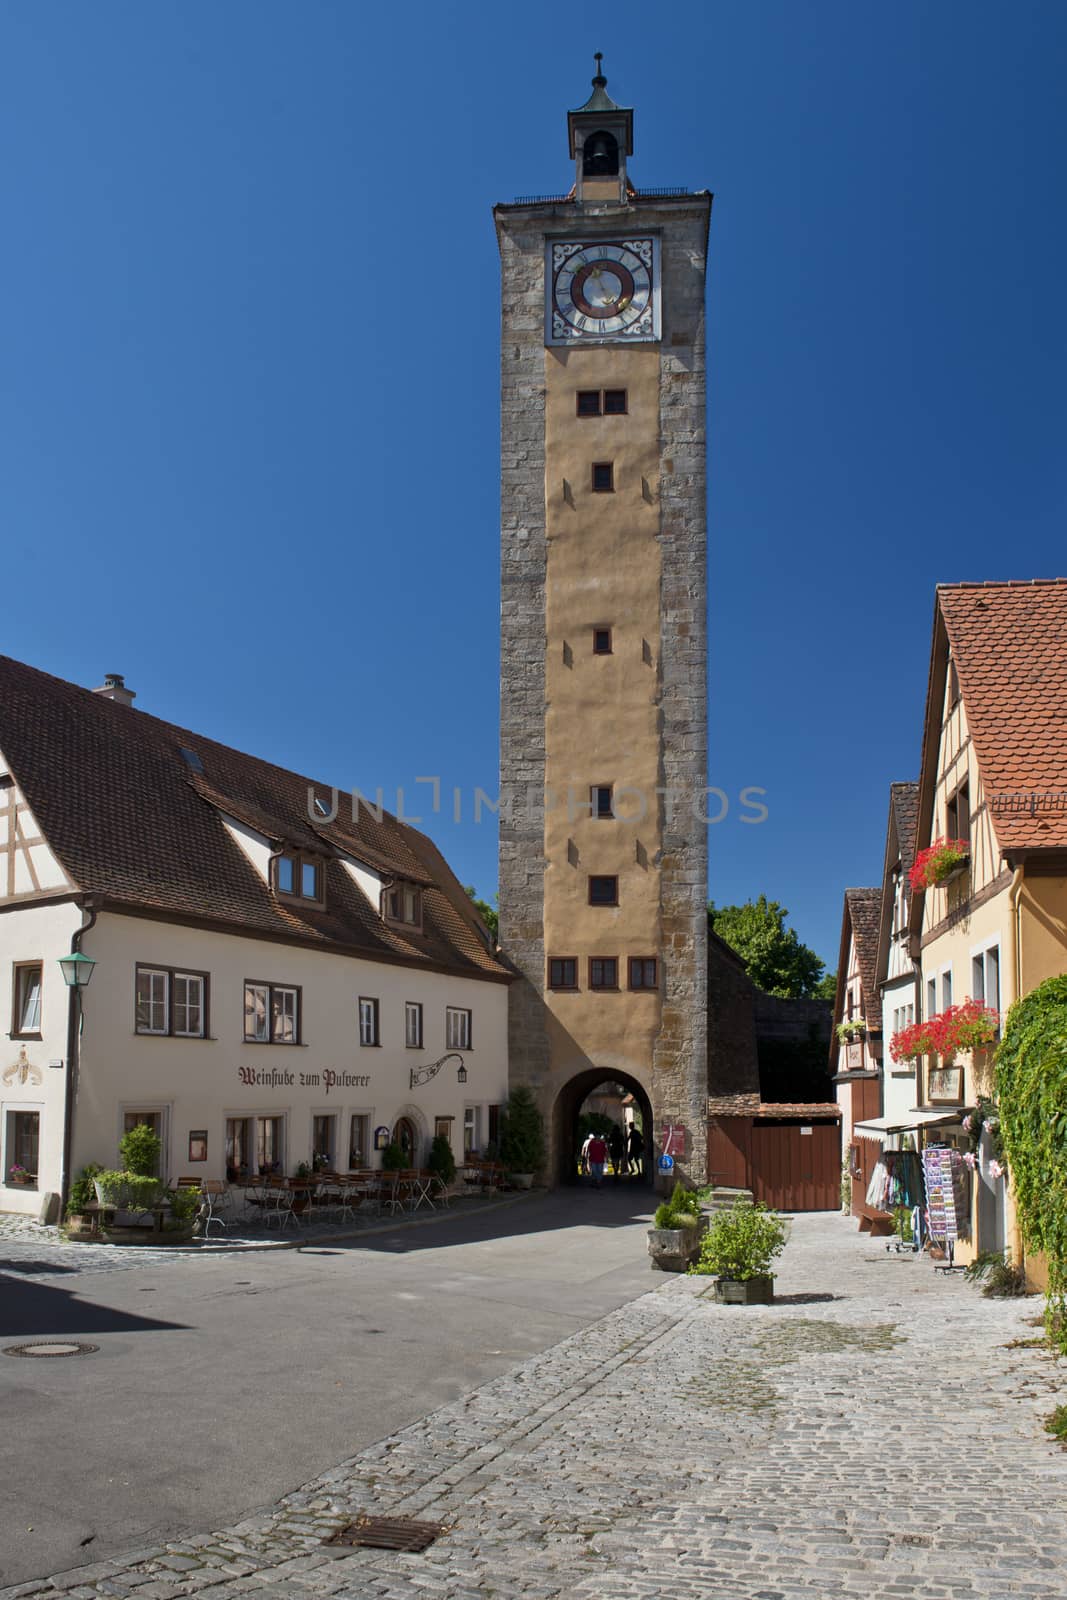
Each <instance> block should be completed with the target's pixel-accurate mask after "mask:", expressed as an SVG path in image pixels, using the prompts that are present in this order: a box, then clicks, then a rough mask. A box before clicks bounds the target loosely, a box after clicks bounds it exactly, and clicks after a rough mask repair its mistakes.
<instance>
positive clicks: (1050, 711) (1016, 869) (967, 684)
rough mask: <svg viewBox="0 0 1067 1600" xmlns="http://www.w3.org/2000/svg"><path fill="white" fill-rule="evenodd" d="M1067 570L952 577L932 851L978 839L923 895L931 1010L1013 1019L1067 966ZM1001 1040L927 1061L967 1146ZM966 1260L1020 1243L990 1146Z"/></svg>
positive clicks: (939, 682)
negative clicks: (1025, 579) (940, 844)
mask: <svg viewBox="0 0 1067 1600" xmlns="http://www.w3.org/2000/svg"><path fill="white" fill-rule="evenodd" d="M1065 718H1067V580H1064V579H1055V580H1042V581H1035V582H1032V583H986V584H953V585H942V586H940V587H939V588H938V591H937V602H936V607H935V613H934V632H933V643H932V649H931V658H930V677H929V686H928V691H927V704H926V720H925V728H924V735H923V762H922V776H921V780H920V789H919V806H918V821H917V839H916V844H917V849H918V850H921V849H923V848H929V847H930V846H932V845H934V844H935V843H936V842H937V841H938V840H943V839H945V840H950V841H959V842H960V843H961V844H962V845H963V846H965V847H966V849H965V851H964V860H963V862H962V864H961V865H960V866H959V867H958V868H957V869H956V870H954V871H953V872H952V873H951V875H950V876H949V877H948V878H947V879H945V880H944V881H942V882H940V883H936V884H932V885H930V886H929V887H927V888H926V889H925V890H923V891H920V892H917V893H916V894H915V895H914V896H913V900H912V906H911V913H910V929H911V934H912V948H913V951H914V952H915V953H916V955H917V957H918V959H919V961H920V965H921V995H922V1006H923V1017H924V1018H926V1019H929V1018H930V1017H933V1016H935V1015H939V1014H941V1013H943V1012H944V1011H946V1010H947V1009H948V1008H949V1007H950V1006H952V1005H956V1004H959V1003H960V1002H962V1001H964V1000H967V999H974V1000H977V1001H980V1002H981V1003H983V1004H984V1005H986V1006H988V1007H990V1008H991V1009H992V1010H994V1011H996V1012H998V1013H999V1014H1001V1015H1003V1014H1004V1013H1005V1012H1006V1011H1007V1009H1008V1007H1009V1006H1010V1005H1011V1004H1012V1003H1013V1002H1014V1001H1015V1000H1016V999H1018V998H1019V997H1020V996H1021V995H1024V994H1026V993H1028V992H1029V991H1030V990H1031V989H1033V988H1035V987H1036V985H1037V984H1039V983H1041V982H1042V981H1043V980H1044V979H1045V978H1048V977H1051V976H1054V975H1056V974H1058V973H1062V972H1065V971H1067V740H1065V739H1064V737H1063V733H1062V729H1063V727H1064V719H1065ZM992 1054H993V1052H992V1050H991V1049H979V1050H974V1051H960V1052H959V1053H958V1054H956V1055H955V1056H951V1057H944V1056H934V1055H928V1056H925V1057H920V1058H919V1060H918V1061H917V1063H916V1079H915V1087H916V1094H917V1101H916V1103H917V1105H919V1106H920V1107H922V1108H924V1109H926V1110H929V1111H934V1110H942V1111H947V1110H951V1109H956V1108H958V1110H959V1117H960V1125H956V1126H953V1125H949V1126H948V1127H947V1128H944V1129H941V1128H939V1129H938V1137H939V1139H943V1140H947V1141H949V1142H955V1143H957V1144H960V1145H965V1144H966V1142H967V1140H966V1136H965V1134H964V1131H963V1129H962V1126H961V1124H962V1119H963V1117H964V1115H965V1112H966V1108H967V1107H968V1106H971V1105H973V1104H974V1103H975V1102H976V1100H977V1099H978V1097H979V1096H980V1095H992V1094H993V1090H994V1084H993V1072H992ZM973 1202H974V1203H973V1218H972V1227H971V1236H970V1239H969V1240H965V1241H963V1242H962V1244H961V1248H960V1251H959V1259H962V1260H966V1259H968V1256H969V1255H973V1254H974V1253H975V1252H978V1251H986V1250H1000V1249H1003V1248H1004V1247H1005V1246H1006V1245H1007V1246H1008V1247H1012V1248H1014V1250H1015V1251H1016V1252H1018V1251H1019V1248H1020V1246H1019V1240H1018V1238H1017V1237H1013V1233H1014V1230H1013V1227H1012V1219H1011V1211H1010V1203H1009V1197H1008V1196H1007V1194H1006V1191H1005V1180H1004V1179H1003V1177H1002V1176H1000V1174H999V1169H998V1167H997V1165H996V1164H995V1163H994V1162H993V1161H992V1160H991V1156H990V1150H989V1145H988V1139H987V1138H985V1139H983V1145H982V1147H981V1149H980V1150H979V1152H978V1158H977V1161H976V1165H975V1168H974V1181H973Z"/></svg>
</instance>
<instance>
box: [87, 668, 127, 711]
mask: <svg viewBox="0 0 1067 1600" xmlns="http://www.w3.org/2000/svg"><path fill="white" fill-rule="evenodd" d="M93 693H94V694H102V695H103V696H104V699H105V700H117V701H118V703H119V705H121V706H132V705H133V702H134V701H135V700H136V698H137V696H136V694H135V693H134V691H133V690H132V689H127V687H126V684H125V681H124V679H123V676H122V673H121V672H105V673H104V681H103V683H102V684H101V685H100V687H99V689H94V690H93Z"/></svg>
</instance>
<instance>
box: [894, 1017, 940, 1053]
mask: <svg viewBox="0 0 1067 1600" xmlns="http://www.w3.org/2000/svg"><path fill="white" fill-rule="evenodd" d="M932 1020H933V1019H931V1021H932ZM930 1027H931V1024H930V1022H913V1023H911V1024H910V1025H909V1026H908V1027H906V1028H900V1029H898V1030H897V1032H896V1033H895V1034H894V1035H893V1037H892V1038H891V1039H890V1041H889V1054H890V1055H891V1056H892V1057H893V1060H894V1061H915V1060H917V1059H918V1057H919V1056H928V1055H932V1054H933V1052H934V1050H935V1048H936V1047H935V1045H934V1042H933V1035H932V1033H931V1031H930Z"/></svg>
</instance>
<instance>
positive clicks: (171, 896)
mask: <svg viewBox="0 0 1067 1600" xmlns="http://www.w3.org/2000/svg"><path fill="white" fill-rule="evenodd" d="M132 698H133V696H132V695H131V694H130V692H129V691H128V690H126V689H125V688H124V686H123V684H122V680H121V678H113V679H109V680H108V682H107V683H106V684H105V685H104V687H103V688H102V689H101V690H99V691H94V692H90V691H88V690H85V689H81V688H78V687H76V686H75V685H73V684H69V683H65V682H63V681H61V680H59V679H56V678H53V677H49V676H48V675H47V674H45V673H42V672H38V671H35V670H34V669H33V668H31V667H28V666H24V665H22V664H20V663H18V662H15V661H11V660H9V659H7V658H3V657H0V1048H2V1049H3V1052H4V1053H3V1057H0V1140H2V1173H0V1175H2V1178H3V1180H4V1181H3V1184H2V1186H0V1210H8V1211H21V1212H36V1210H37V1209H38V1206H39V1204H40V1196H41V1194H42V1193H43V1192H44V1191H48V1190H52V1191H60V1192H65V1190H66V1188H67V1186H68V1185H69V1182H70V1178H71V1176H72V1174H74V1173H76V1172H77V1170H78V1169H79V1168H80V1167H81V1166H83V1165H84V1164H85V1163H86V1162H87V1161H91V1160H92V1161H100V1162H102V1163H103V1164H104V1165H114V1164H115V1163H116V1162H117V1158H118V1141H119V1138H120V1137H121V1135H122V1133H123V1131H124V1129H125V1128H126V1127H128V1126H131V1125H133V1124H134V1123H136V1122H140V1121H148V1122H150V1123H151V1124H152V1125H153V1126H154V1127H155V1128H156V1130H157V1131H158V1132H159V1134H160V1135H161V1137H162V1139H163V1165H164V1172H163V1176H165V1177H167V1178H168V1179H170V1180H173V1179H174V1178H176V1177H177V1176H179V1175H182V1174H186V1173H189V1174H196V1175H200V1176H203V1177H226V1176H227V1175H229V1176H235V1175H237V1174H238V1173H240V1172H241V1171H242V1170H247V1171H255V1170H256V1169H258V1168H261V1167H264V1166H270V1167H274V1168H277V1169H278V1170H280V1171H283V1172H288V1173H291V1172H292V1171H293V1169H294V1168H295V1166H296V1165H297V1164H298V1163H299V1162H301V1161H310V1160H311V1158H312V1156H313V1155H314V1154H320V1155H323V1156H326V1157H327V1158H328V1160H329V1163H330V1165H331V1166H334V1167H336V1168H338V1169H339V1170H342V1171H343V1170H346V1169H347V1168H349V1167H359V1166H372V1165H375V1164H377V1162H378V1161H379V1160H380V1155H379V1154H378V1153H377V1152H378V1148H380V1146H381V1144H382V1143H383V1142H384V1141H385V1140H387V1139H391V1138H396V1139H398V1140H399V1141H400V1142H401V1143H403V1144H405V1145H406V1146H407V1147H408V1149H409V1150H410V1153H411V1158H412V1160H413V1162H415V1163H417V1162H419V1161H421V1160H424V1159H425V1156H426V1153H427V1150H428V1147H429V1142H430V1140H431V1139H432V1137H433V1136H434V1134H435V1132H443V1133H446V1134H447V1135H448V1137H449V1138H450V1139H451V1142H452V1146H453V1150H454V1152H455V1154H456V1156H457V1158H458V1157H462V1155H463V1153H464V1151H465V1150H471V1149H477V1150H480V1149H482V1148H484V1146H485V1144H486V1143H487V1142H489V1141H491V1140H492V1139H493V1138H494V1136H495V1133H496V1118H497V1114H498V1109H499V1107H500V1105H501V1103H502V1102H503V1101H504V1100H505V1098H506V1095H507V985H508V983H509V981H510V974H509V973H508V971H507V969H506V968H505V967H504V966H503V965H502V963H501V962H500V961H499V959H498V957H497V955H496V953H495V950H494V948H493V944H492V940H491V938H490V936H489V935H488V933H487V931H486V929H485V928H484V926H483V925H482V923H481V921H480V919H479V917H478V915H477V913H476V911H475V910H474V907H473V905H472V903H471V901H470V899H469V898H468V896H467V895H466V894H465V892H464V890H463V888H462V887H461V885H460V884H459V883H458V881H457V880H456V878H455V877H454V876H453V874H452V873H451V871H450V870H449V868H448V866H447V864H446V863H445V861H444V859H443V858H442V856H441V855H440V853H439V852H438V851H437V849H436V848H435V846H434V845H433V844H432V843H431V842H430V840H429V839H427V838H426V837H425V835H423V834H421V833H419V832H417V831H416V830H415V829H413V828H411V827H409V826H407V825H405V824H402V823H400V822H398V821H396V819H395V818H393V817H391V816H389V815H388V814H387V813H385V812H384V811H381V812H379V811H377V810H375V809H372V808H370V807H368V806H367V805H366V804H359V805H357V806H353V803H352V797H351V796H350V795H344V794H341V795H338V794H337V793H336V791H334V790H332V789H329V788H328V787H326V786H325V785H323V784H321V783H313V782H311V781H310V780H308V779H306V778H303V777H300V776H298V775H297V774H295V773H291V772H286V771H283V770H282V769H281V768H279V767H275V766H271V765H270V764H269V763H267V762H265V761H261V760H259V759H257V758H256V757H253V756H248V755H243V754H241V753H240V752H238V751H236V750H231V749H229V748H228V747H226V746H224V745H219V744H216V743H215V742H214V741H212V740H209V739H204V738H201V737H200V736H198V735H196V734H193V733H190V732H189V731H188V730H185V729H181V728H177V727H174V726H172V725H170V724H169V723H166V722H162V721H160V720H159V719H158V718H155V717H152V716H150V715H148V714H147V713H145V712H142V711H138V710H135V709H134V708H133V706H132V703H131V702H132ZM79 930H81V931H79ZM79 945H80V948H81V950H82V952H83V953H84V954H85V955H87V956H89V957H91V958H92V959H93V960H94V961H95V962H96V966H95V968H94V970H93V974H92V981H91V983H90V984H89V985H88V987H87V988H86V989H85V991H84V993H83V996H82V1002H81V1010H82V1022H81V1027H80V1030H78V1029H76V1028H74V1026H73V1022H72V1018H73V1017H74V1015H75V1003H74V1001H73V1000H72V998H71V994H72V991H70V990H69V989H68V988H67V987H66V985H65V983H64V980H63V976H62V973H61V970H60V967H59V965H58V961H59V958H60V957H62V956H65V955H67V954H68V953H69V952H70V951H71V949H72V948H75V947H78V946H79ZM442 1057H447V1060H445V1061H444V1062H443V1063H442V1065H441V1066H440V1067H439V1068H438V1069H437V1070H436V1071H435V1072H433V1073H429V1072H428V1070H427V1069H429V1068H431V1067H433V1065H434V1064H435V1063H436V1062H439V1061H440V1060H441V1058H442ZM419 1069H422V1070H421V1071H420V1070H419ZM419 1079H422V1080H424V1081H417V1080H419ZM462 1080H465V1081H462ZM13 1168H14V1169H16V1171H15V1172H14V1173H13V1172H12V1169H13ZM18 1169H22V1173H25V1174H28V1178H29V1181H27V1179H26V1177H24V1176H23V1175H22V1173H20V1172H19V1170H18Z"/></svg>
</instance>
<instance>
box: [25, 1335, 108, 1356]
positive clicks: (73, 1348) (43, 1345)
mask: <svg viewBox="0 0 1067 1600" xmlns="http://www.w3.org/2000/svg"><path fill="white" fill-rule="evenodd" d="M99 1348H100V1346H99V1345H98V1344H82V1343H80V1342H79V1341H77V1340H74V1339H35V1340H34V1341H33V1343H32V1344H9V1345H5V1346H4V1354H5V1356H41V1357H44V1358H45V1359H46V1360H52V1359H54V1358H55V1357H56V1356H91V1355H93V1354H95V1352H96V1351H97V1350H99Z"/></svg>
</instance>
